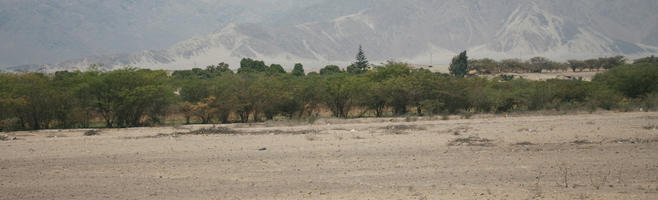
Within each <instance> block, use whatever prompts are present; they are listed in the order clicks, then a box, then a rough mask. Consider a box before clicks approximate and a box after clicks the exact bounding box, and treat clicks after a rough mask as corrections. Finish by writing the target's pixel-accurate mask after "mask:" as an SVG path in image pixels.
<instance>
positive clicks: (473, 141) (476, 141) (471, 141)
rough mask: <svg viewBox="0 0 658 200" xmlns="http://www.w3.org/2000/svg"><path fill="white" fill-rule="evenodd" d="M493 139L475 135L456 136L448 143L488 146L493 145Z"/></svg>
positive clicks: (451, 144)
mask: <svg viewBox="0 0 658 200" xmlns="http://www.w3.org/2000/svg"><path fill="white" fill-rule="evenodd" d="M492 142H493V140H491V139H487V138H481V137H477V136H470V137H467V138H457V139H455V140H453V141H451V142H450V143H448V145H449V146H483V147H490V146H495V145H494V144H493V143H492Z"/></svg>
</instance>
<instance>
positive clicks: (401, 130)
mask: <svg viewBox="0 0 658 200" xmlns="http://www.w3.org/2000/svg"><path fill="white" fill-rule="evenodd" d="M381 129H384V131H385V132H386V133H388V134H394V135H403V134H409V133H410V132H409V131H422V130H426V128H424V127H420V126H418V125H388V126H386V127H382V128H381Z"/></svg>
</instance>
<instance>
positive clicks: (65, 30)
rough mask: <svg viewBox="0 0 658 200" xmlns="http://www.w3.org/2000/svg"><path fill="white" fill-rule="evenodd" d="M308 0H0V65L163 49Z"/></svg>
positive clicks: (265, 17)
mask: <svg viewBox="0 0 658 200" xmlns="http://www.w3.org/2000/svg"><path fill="white" fill-rule="evenodd" d="M314 1H317V0H306V1H299V0H249V1H241V0H158V1H148V0H111V1H107V0H61V1H52V0H0V44H2V45H0V67H7V66H14V65H23V64H48V63H57V62H61V61H65V60H70V59H76V58H81V57H83V56H99V55H107V54H122V53H131V52H138V51H143V50H146V49H164V48H168V47H170V46H172V45H174V44H175V43H177V42H179V41H182V40H186V39H189V38H191V37H195V36H201V35H207V34H210V33H212V32H214V31H216V30H217V29H218V28H220V27H222V26H224V25H226V24H228V23H245V22H252V23H264V22H266V21H269V20H270V19H271V18H276V17H277V16H279V15H286V13H288V12H289V10H290V9H299V8H300V7H304V6H305V5H308V4H311V3H313V2H314ZM264 7H266V8H267V9H262V8H264Z"/></svg>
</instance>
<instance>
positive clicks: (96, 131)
mask: <svg viewBox="0 0 658 200" xmlns="http://www.w3.org/2000/svg"><path fill="white" fill-rule="evenodd" d="M99 134H100V131H99V130H96V129H92V130H88V131H85V133H84V136H94V135H99Z"/></svg>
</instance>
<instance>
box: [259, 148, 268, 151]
mask: <svg viewBox="0 0 658 200" xmlns="http://www.w3.org/2000/svg"><path fill="white" fill-rule="evenodd" d="M265 150H267V148H265V147H261V148H259V149H258V151H265Z"/></svg>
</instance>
